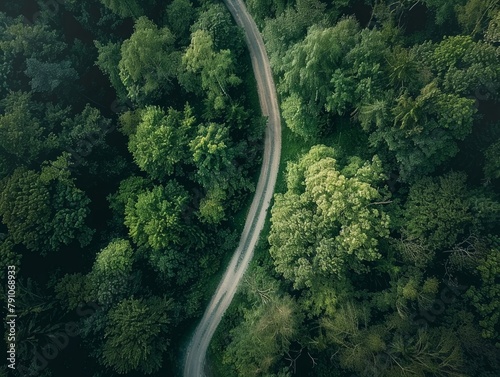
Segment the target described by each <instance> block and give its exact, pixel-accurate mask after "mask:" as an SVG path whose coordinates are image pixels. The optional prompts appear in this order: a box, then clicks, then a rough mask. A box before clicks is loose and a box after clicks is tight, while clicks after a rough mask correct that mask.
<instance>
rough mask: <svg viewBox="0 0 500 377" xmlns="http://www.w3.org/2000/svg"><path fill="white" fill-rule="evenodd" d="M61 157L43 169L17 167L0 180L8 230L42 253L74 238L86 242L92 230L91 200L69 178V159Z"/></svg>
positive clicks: (1, 206)
mask: <svg viewBox="0 0 500 377" xmlns="http://www.w3.org/2000/svg"><path fill="white" fill-rule="evenodd" d="M66 157H67V156H66ZM58 161H59V163H60V164H61V165H62V167H57V162H58ZM58 161H56V162H55V163H53V164H52V165H48V166H45V167H44V168H43V169H42V172H41V173H37V172H35V171H33V170H27V169H25V168H18V169H16V170H15V171H14V173H13V174H12V175H11V176H10V177H9V178H6V179H4V180H3V181H2V182H1V194H0V216H2V219H3V220H2V221H3V223H4V224H5V225H6V226H7V228H8V230H9V234H10V235H11V236H12V239H13V241H14V242H15V243H16V244H17V243H21V244H23V245H24V246H26V248H28V249H30V250H32V251H37V252H40V253H42V254H45V253H47V252H50V251H54V250H57V249H58V248H59V247H61V246H63V245H69V244H70V243H71V242H72V241H73V240H77V241H78V242H79V243H80V246H82V247H83V246H86V245H88V243H89V242H90V240H91V238H92V234H93V231H92V230H91V229H90V228H89V227H88V226H87V225H86V218H87V216H88V214H89V212H90V211H89V209H88V204H89V203H90V200H89V199H88V198H87V196H86V195H85V193H84V192H83V191H81V190H80V189H78V188H77V187H76V186H75V185H74V183H73V181H72V180H71V179H70V178H69V172H68V171H67V166H68V165H67V164H68V162H67V159H66V160H65V159H64V158H63V159H62V160H58Z"/></svg>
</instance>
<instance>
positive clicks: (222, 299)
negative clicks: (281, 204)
mask: <svg viewBox="0 0 500 377" xmlns="http://www.w3.org/2000/svg"><path fill="white" fill-rule="evenodd" d="M223 1H224V3H225V4H226V6H227V8H228V9H229V11H230V12H231V14H232V15H233V17H234V19H235V21H236V23H237V24H238V26H240V27H242V28H243V30H244V32H245V39H246V42H247V45H248V50H249V51H250V57H251V60H252V67H253V71H254V75H255V79H256V81H257V89H258V94H259V100H260V107H261V109H262V114H263V115H264V116H267V117H268V122H267V127H266V135H265V144H264V157H263V161H262V168H261V171H260V176H259V181H258V183H257V189H256V190H255V196H254V198H253V201H252V205H251V207H250V210H249V212H248V215H247V218H246V221H245V227H244V229H243V233H242V234H241V238H240V243H239V245H238V247H237V249H236V251H235V252H234V255H233V257H232V259H231V262H230V263H229V266H228V267H227V269H226V271H225V273H224V276H223V277H222V280H221V282H220V283H219V286H218V287H217V290H216V291H215V293H214V295H213V296H212V299H211V300H210V303H209V305H208V307H207V309H206V310H205V313H204V315H203V317H202V319H201V321H200V323H199V325H198V327H197V328H196V330H195V332H194V335H193V337H192V339H191V342H190V343H189V346H188V349H187V353H186V359H185V364H184V377H204V375H205V372H204V367H205V355H206V352H207V348H208V345H209V343H210V340H211V339H212V336H213V335H214V333H215V329H216V328H217V326H218V325H219V323H220V321H221V319H222V316H223V315H224V312H225V311H226V309H227V308H228V307H229V304H230V303H231V301H232V299H233V297H234V294H235V293H236V288H237V286H238V284H239V282H240V280H241V278H242V277H243V274H244V273H245V270H246V268H247V267H248V264H249V263H250V260H251V259H252V256H253V251H254V249H255V245H256V244H257V241H258V240H259V235H260V232H261V230H262V228H263V227H264V221H265V218H266V213H267V210H268V208H269V203H270V202H271V199H272V196H273V192H274V186H275V184H276V178H277V175H278V168H279V162H280V153H281V118H280V112H279V106H278V98H277V96H276V88H275V86H274V81H273V76H272V73H271V67H270V65H269V58H268V56H267V53H266V50H265V48H264V41H263V40H262V36H261V35H260V33H259V31H258V29H257V26H256V25H255V22H254V20H253V18H252V17H251V16H250V14H249V13H248V11H247V9H246V7H245V5H244V4H243V1H242V0H223Z"/></svg>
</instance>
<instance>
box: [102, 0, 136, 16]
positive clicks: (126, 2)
mask: <svg viewBox="0 0 500 377" xmlns="http://www.w3.org/2000/svg"><path fill="white" fill-rule="evenodd" d="M100 1H101V3H102V4H104V6H106V7H107V8H109V9H110V10H111V11H112V12H113V13H116V14H117V15H119V16H120V17H123V18H125V17H134V18H139V17H140V16H142V15H143V13H144V11H143V9H142V7H141V5H140V4H139V3H138V2H137V1H136V0H100Z"/></svg>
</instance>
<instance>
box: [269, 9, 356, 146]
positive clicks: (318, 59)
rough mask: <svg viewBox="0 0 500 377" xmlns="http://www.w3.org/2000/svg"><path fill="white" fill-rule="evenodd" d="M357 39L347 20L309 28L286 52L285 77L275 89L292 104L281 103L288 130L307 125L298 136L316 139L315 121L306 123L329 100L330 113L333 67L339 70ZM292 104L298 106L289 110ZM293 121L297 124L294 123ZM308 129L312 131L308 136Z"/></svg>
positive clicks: (351, 20)
mask: <svg viewBox="0 0 500 377" xmlns="http://www.w3.org/2000/svg"><path fill="white" fill-rule="evenodd" d="M358 40H359V25H358V23H357V22H356V21H355V20H354V19H351V18H348V19H344V20H341V21H339V23H337V25H335V27H332V28H324V27H320V26H312V27H311V28H310V29H309V31H308V33H307V36H306V37H305V39H304V40H303V41H301V42H299V43H297V44H295V45H294V46H293V47H292V48H290V49H289V50H288V52H287V53H286V55H285V56H284V58H283V68H284V71H285V72H286V74H285V75H284V77H283V80H282V81H281V83H280V85H279V89H280V91H281V92H282V93H283V94H285V95H289V96H291V98H292V101H293V102H292V103H286V102H285V103H286V105H285V108H284V111H283V116H284V117H285V121H286V122H287V124H290V128H291V129H292V130H294V131H295V130H297V131H299V130H301V126H302V125H307V127H308V130H301V132H300V133H299V134H302V135H307V137H309V138H311V137H314V136H316V134H317V132H318V131H319V124H318V121H316V122H314V123H313V124H314V126H313V125H311V124H309V123H310V122H311V123H312V121H313V119H314V118H318V117H319V116H320V114H321V113H322V112H323V111H324V110H325V105H326V104H327V101H328V98H329V97H330V102H331V103H330V106H329V107H330V109H332V111H333V107H334V106H333V104H332V102H333V100H332V98H331V94H332V93H333V92H334V90H335V86H334V85H332V75H333V73H334V72H335V70H336V68H340V67H341V65H342V61H343V59H344V58H345V55H346V54H347V53H348V52H349V51H350V50H351V49H352V47H353V46H354V45H355V44H356V42H357V41H358ZM337 85H338V84H337ZM337 89H338V88H337ZM296 105H300V107H298V108H297V110H296V111H293V110H292V111H291V109H290V108H292V109H293V108H294V107H295V106H296ZM301 112H304V113H305V114H304V115H302V114H301ZM297 121H298V122H300V123H298V124H297V123H296V122H297ZM309 130H315V132H312V133H310V132H309ZM297 131H296V132H297Z"/></svg>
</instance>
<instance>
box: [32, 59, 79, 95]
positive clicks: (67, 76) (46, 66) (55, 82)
mask: <svg viewBox="0 0 500 377" xmlns="http://www.w3.org/2000/svg"><path fill="white" fill-rule="evenodd" d="M25 73H26V76H28V77H29V78H30V79H31V81H30V85H31V89H32V90H33V92H42V93H46V92H52V91H54V89H56V88H58V87H59V86H60V85H61V84H67V83H68V82H72V81H75V80H77V79H78V73H77V72H76V70H75V69H74V68H73V67H72V66H71V62H70V61H69V60H63V61H61V62H57V63H47V62H42V61H39V60H38V59H36V58H29V59H27V60H26V71H25Z"/></svg>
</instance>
